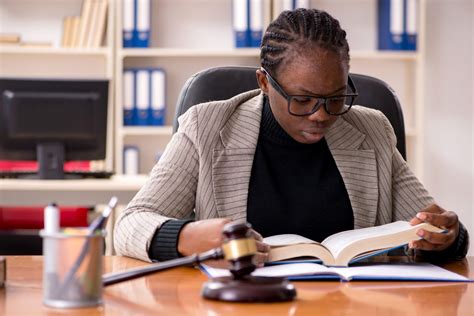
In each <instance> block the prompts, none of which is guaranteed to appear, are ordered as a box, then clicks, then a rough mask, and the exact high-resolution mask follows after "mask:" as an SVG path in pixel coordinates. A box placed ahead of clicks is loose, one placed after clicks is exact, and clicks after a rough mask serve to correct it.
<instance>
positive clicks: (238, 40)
mask: <svg viewBox="0 0 474 316" xmlns="http://www.w3.org/2000/svg"><path fill="white" fill-rule="evenodd" d="M248 11H249V9H248V0H233V1H232V18H233V19H232V20H233V21H232V22H233V27H234V35H235V47H237V48H241V47H248V46H249V35H248V15H249V12H248Z"/></svg>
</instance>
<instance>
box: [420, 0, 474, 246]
mask: <svg viewBox="0 0 474 316" xmlns="http://www.w3.org/2000/svg"><path fill="white" fill-rule="evenodd" d="M473 16H474V1H473V0H429V1H428V3H427V17H426V18H427V29H426V30H427V32H426V33H427V38H426V45H427V47H426V48H427V49H426V68H425V69H426V74H425V78H426V85H425V96H426V105H425V133H424V135H425V141H424V151H425V153H424V175H425V180H424V184H425V185H426V187H427V189H428V190H429V191H430V193H431V194H432V195H433V196H434V197H435V199H436V200H437V201H438V203H439V204H441V206H442V207H444V208H445V209H448V210H452V211H455V212H456V213H457V214H458V215H459V217H460V219H461V220H462V222H463V223H464V224H465V226H466V227H467V228H468V231H469V233H470V235H471V248H470V255H474V245H473V244H474V241H473V239H474V215H473V212H474V198H473V196H474V144H473V142H474V128H473V120H474V110H473V108H474V99H473V92H474V82H473V70H474V57H473V56H474V50H473V37H474V31H473V29H474V25H473Z"/></svg>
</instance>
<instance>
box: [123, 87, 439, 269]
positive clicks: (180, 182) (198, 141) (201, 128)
mask: <svg viewBox="0 0 474 316" xmlns="http://www.w3.org/2000/svg"><path fill="white" fill-rule="evenodd" d="M262 106H263V95H262V94H261V91H260V90H253V91H248V92H245V93H242V94H240V95H237V96H235V97H233V98H232V99H229V100H225V101H214V102H209V103H203V104H199V105H196V106H193V107H191V108H190V109H189V110H188V111H187V112H186V113H185V114H184V115H182V116H181V117H180V119H179V123H180V127H179V130H178V131H177V132H176V134H174V136H173V138H172V139H171V142H170V143H169V144H168V146H167V148H166V150H165V152H164V154H163V155H162V157H161V159H160V161H159V162H158V163H157V165H156V166H155V167H154V168H153V170H152V171H151V174H150V177H149V179H148V181H147V182H146V184H145V185H144V186H143V188H142V189H141V190H140V191H139V192H138V193H137V195H136V196H135V197H134V198H133V200H132V201H131V202H130V204H129V205H128V207H127V208H126V209H125V210H124V212H123V213H122V214H121V216H120V217H119V219H118V221H117V224H116V226H115V234H114V244H115V247H116V251H117V253H118V254H121V255H126V256H130V257H135V258H138V259H141V260H148V261H149V258H148V248H149V246H150V242H151V239H152V237H153V235H154V233H155V231H156V230H157V228H159V227H160V225H162V224H163V223H164V222H165V221H166V220H168V219H170V218H179V219H180V218H187V217H194V218H195V219H196V220H201V219H208V218H215V217H228V218H231V219H234V220H237V219H245V218H246V215H247V214H246V213H247V195H248V187H249V181H250V173H251V169H252V164H253V158H254V153H255V148H256V146H257V140H258V135H259V130H260V120H261V114H262ZM325 137H326V140H327V143H328V146H329V149H330V151H331V153H332V155H333V157H334V160H335V161H336V165H337V167H338V169H339V172H340V173H341V176H342V178H343V180H344V184H345V186H346V189H347V192H348V194H349V199H350V202H351V206H352V209H353V211H354V224H355V228H362V227H369V226H374V225H379V224H385V223H389V222H392V221H396V220H409V219H411V218H412V217H413V216H415V214H416V212H417V211H419V210H420V209H422V208H424V207H425V206H427V205H428V204H430V203H433V199H432V198H431V197H430V196H429V194H428V192H427V191H426V190H425V188H424V187H423V186H422V185H421V183H420V182H419V181H418V180H417V179H416V177H415V176H414V175H413V173H412V172H411V171H410V169H409V168H408V166H407V164H406V162H405V161H404V160H403V158H402V157H401V155H400V154H399V152H398V151H397V149H396V147H395V144H396V137H395V134H394V133H393V129H392V127H391V125H390V123H389V121H388V120H387V119H386V117H385V116H384V115H383V114H382V113H381V112H379V111H376V110H372V109H368V108H365V107H361V106H354V107H353V108H352V109H351V111H350V112H348V113H347V114H345V115H343V116H342V117H340V118H338V120H337V121H336V122H335V123H334V125H333V126H332V127H331V128H330V129H329V130H328V132H327V134H326V136H325ZM295 181H298V179H295ZM193 212H194V213H193ZM269 220H271V218H269ZM314 225H315V229H317V228H316V227H317V223H314Z"/></svg>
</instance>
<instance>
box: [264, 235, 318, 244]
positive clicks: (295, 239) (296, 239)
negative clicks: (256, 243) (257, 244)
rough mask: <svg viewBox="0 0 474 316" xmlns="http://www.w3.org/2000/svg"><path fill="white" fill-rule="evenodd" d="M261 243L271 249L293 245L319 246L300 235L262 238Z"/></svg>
mask: <svg viewBox="0 0 474 316" xmlns="http://www.w3.org/2000/svg"><path fill="white" fill-rule="evenodd" d="M263 242H264V243H266V244H268V245H269V246H272V247H277V246H287V245H295V244H319V243H318V242H316V241H314V240H311V239H309V238H306V237H303V236H300V235H295V234H282V235H275V236H270V237H266V238H263Z"/></svg>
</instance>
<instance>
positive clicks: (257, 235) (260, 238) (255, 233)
mask: <svg viewBox="0 0 474 316" xmlns="http://www.w3.org/2000/svg"><path fill="white" fill-rule="evenodd" d="M250 232H251V234H252V236H253V238H255V240H257V241H262V240H263V237H262V235H260V234H259V233H258V232H257V231H255V230H253V229H252V230H251V231H250Z"/></svg>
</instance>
